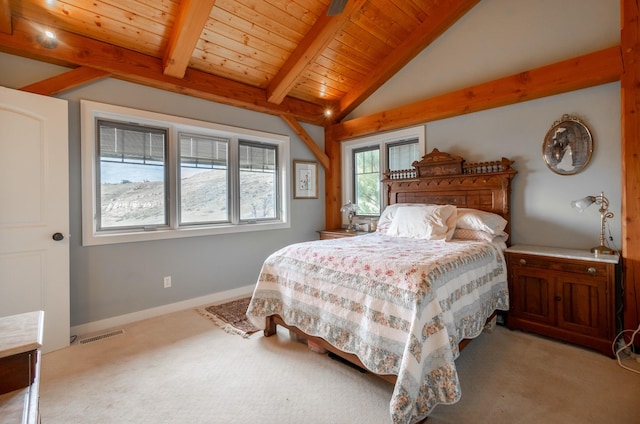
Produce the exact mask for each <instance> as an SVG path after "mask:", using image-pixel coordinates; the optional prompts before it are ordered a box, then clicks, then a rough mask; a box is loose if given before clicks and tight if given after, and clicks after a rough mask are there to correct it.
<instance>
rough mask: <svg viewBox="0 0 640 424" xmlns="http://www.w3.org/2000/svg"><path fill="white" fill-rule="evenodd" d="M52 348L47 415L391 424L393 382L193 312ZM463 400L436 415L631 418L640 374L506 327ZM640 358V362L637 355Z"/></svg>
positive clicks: (68, 419)
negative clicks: (230, 330) (242, 333)
mask: <svg viewBox="0 0 640 424" xmlns="http://www.w3.org/2000/svg"><path fill="white" fill-rule="evenodd" d="M124 329H125V332H124V334H122V335H118V336H114V337H110V338H106V339H103V340H100V341H97V342H93V343H88V344H83V345H78V344H76V345H73V346H71V347H69V348H66V349H62V350H59V351H56V352H52V353H49V354H46V355H44V356H43V360H42V377H41V380H42V383H41V399H40V410H41V413H42V422H43V423H44V424H76V423H83V424H84V423H105V424H108V423H114V424H124V423H136V424H139V423H153V424H163V423H190V424H191V423H215V424H217V423H220V424H227V423H261V424H276V423H277V424H289V423H291V424H294V423H295V424H298V423H309V424H316V423H317V424H325V423H333V424H343V423H344V424H358V423H363V424H364V423H366V424H377V423H380V424H388V423H390V419H389V411H388V409H389V398H390V395H391V392H392V387H391V386H390V385H389V384H388V383H386V382H384V381H382V380H381V379H378V378H377V377H374V376H372V375H370V374H362V373H360V372H358V371H355V370H353V369H352V368H350V367H347V366H345V365H343V364H341V363H339V362H337V361H332V360H330V359H328V358H327V356H326V355H319V354H316V353H313V352H310V351H309V350H308V348H307V347H306V346H305V345H303V344H301V343H297V342H294V341H292V340H290V338H289V334H288V332H286V331H283V330H282V329H279V333H278V335H277V336H273V337H269V338H265V337H263V335H262V333H261V332H259V333H256V334H254V335H252V336H251V337H249V338H246V339H245V338H242V337H238V336H236V335H231V334H227V333H225V332H224V331H223V330H221V329H220V328H219V327H218V326H216V325H214V324H213V323H212V322H210V321H209V320H206V319H203V318H202V316H200V315H199V314H198V313H197V312H196V311H194V310H185V311H181V312H177V313H173V314H168V315H164V316H161V317H157V318H152V319H148V320H145V321H140V322H138V323H134V324H131V325H128V326H126V327H124ZM457 365H458V371H459V374H460V380H461V384H462V399H461V400H460V402H458V403H457V404H454V405H438V406H437V407H436V409H435V410H434V411H433V413H432V415H431V416H430V417H429V419H428V420H427V423H428V424H430V423H434V424H441V423H456V424H458V423H462V424H464V423H480V424H483V423H492V424H501V423H517V424H530V423H531V424H533V423H535V424H538V423H545V424H547V423H551V424H553V423H563V424H566V423H580V424H589V423H593V424H595V423H598V424H600V423H609V422H611V423H631V422H638V417H640V402H639V401H638V399H640V375H638V374H634V373H631V372H629V371H626V370H624V369H622V368H621V367H620V366H618V364H617V362H616V361H615V360H613V359H610V358H607V357H605V356H603V355H602V354H599V353H596V352H592V351H589V350H585V349H582V348H579V347H575V346H571V345H566V344H563V343H559V342H556V341H552V340H548V339H544V338H540V337H537V336H534V335H531V334H526V333H522V332H511V331H509V330H507V329H506V328H504V327H497V328H496V329H495V330H494V332H492V333H486V334H482V335H481V336H480V337H479V338H478V339H476V340H474V341H473V342H472V343H471V344H470V345H469V346H468V347H467V348H466V349H465V351H464V352H463V353H462V356H461V357H460V358H459V359H458V360H457ZM635 365H636V366H637V365H640V364H637V363H636V364H635Z"/></svg>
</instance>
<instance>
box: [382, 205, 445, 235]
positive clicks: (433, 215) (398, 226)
mask: <svg viewBox="0 0 640 424" xmlns="http://www.w3.org/2000/svg"><path fill="white" fill-rule="evenodd" d="M455 223H456V207H455V206H452V205H420V207H416V206H399V207H398V208H397V209H396V211H395V213H394V216H393V220H392V221H391V225H390V226H389V229H388V230H387V235H389V236H392V237H408V238H414V239H426V240H447V241H448V240H451V237H453V232H454V231H455Z"/></svg>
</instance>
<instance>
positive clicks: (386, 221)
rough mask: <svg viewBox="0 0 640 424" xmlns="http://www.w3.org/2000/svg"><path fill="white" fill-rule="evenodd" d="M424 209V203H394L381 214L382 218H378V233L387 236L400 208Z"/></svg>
mask: <svg viewBox="0 0 640 424" xmlns="http://www.w3.org/2000/svg"><path fill="white" fill-rule="evenodd" d="M405 206H407V207H415V206H418V207H422V206H425V205H424V204H423V203H394V204H393V205H389V206H387V207H386V208H384V210H383V211H382V213H381V214H380V218H378V227H377V229H376V231H378V232H380V233H383V234H386V233H387V230H388V229H389V227H390V226H391V221H393V217H394V216H395V214H396V212H397V210H398V208H400V207H405Z"/></svg>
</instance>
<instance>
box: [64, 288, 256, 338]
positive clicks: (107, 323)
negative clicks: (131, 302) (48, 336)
mask: <svg viewBox="0 0 640 424" xmlns="http://www.w3.org/2000/svg"><path fill="white" fill-rule="evenodd" d="M254 288H255V285H254V284H252V285H250V286H244V287H240V288H237V289H232V290H227V291H223V292H218V293H212V294H209V295H206V296H201V297H196V298H193V299H189V300H183V301H182V302H176V303H170V304H168V305H162V306H158V307H156V308H150V309H144V310H142V311H137V312H132V313H130V314H125V315H120V316H117V317H113V318H107V319H103V320H100V321H94V322H89V323H87V324H80V325H76V326H73V327H71V334H72V335H76V336H78V337H81V336H83V335H85V334H90V333H95V332H98V331H103V330H107V329H110V328H114V327H119V326H122V325H126V324H130V323H132V322H136V321H141V320H143V319H147V318H153V317H157V316H160V315H164V314H169V313H172V312H178V311H182V310H184V309H190V308H197V307H198V306H204V305H208V304H212V303H218V302H222V301H224V300H227V299H234V298H237V297H241V296H246V295H251V294H252V293H253V289H254Z"/></svg>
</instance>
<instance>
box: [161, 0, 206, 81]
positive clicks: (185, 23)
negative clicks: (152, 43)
mask: <svg viewBox="0 0 640 424" xmlns="http://www.w3.org/2000/svg"><path fill="white" fill-rule="evenodd" d="M215 2H216V0H182V1H181V2H180V9H179V10H178V15H177V17H176V20H175V22H174V23H173V29H172V31H171V35H170V36H169V42H168V43H167V49H166V51H165V54H164V58H163V69H164V74H165V75H168V76H171V77H176V78H183V77H184V74H185V72H186V71H187V67H188V66H189V61H190V60H191V56H193V51H194V50H195V48H196V45H197V44H198V40H199V39H200V35H201V34H202V30H203V29H204V26H205V24H206V23H207V19H209V14H210V13H211V9H212V8H213V5H214V4H215Z"/></svg>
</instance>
